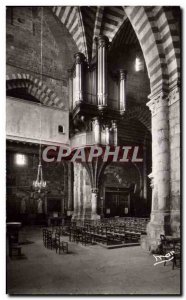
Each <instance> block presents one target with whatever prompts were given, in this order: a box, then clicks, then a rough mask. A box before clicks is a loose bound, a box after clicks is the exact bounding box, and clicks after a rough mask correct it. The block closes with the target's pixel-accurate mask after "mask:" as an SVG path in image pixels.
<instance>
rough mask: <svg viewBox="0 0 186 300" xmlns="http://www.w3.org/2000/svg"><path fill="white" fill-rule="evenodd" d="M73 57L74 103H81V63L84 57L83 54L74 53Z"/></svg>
mask: <svg viewBox="0 0 186 300" xmlns="http://www.w3.org/2000/svg"><path fill="white" fill-rule="evenodd" d="M74 57H75V70H76V96H75V102H76V103H79V102H82V101H83V63H84V60H85V56H84V54H83V53H80V52H78V53H76V54H75V55H74Z"/></svg>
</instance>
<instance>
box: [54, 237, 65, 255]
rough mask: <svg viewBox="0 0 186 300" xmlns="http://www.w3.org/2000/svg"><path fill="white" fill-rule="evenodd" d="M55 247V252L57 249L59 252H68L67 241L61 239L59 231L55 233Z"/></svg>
mask: <svg viewBox="0 0 186 300" xmlns="http://www.w3.org/2000/svg"><path fill="white" fill-rule="evenodd" d="M55 249H56V253H57V252H58V251H59V254H60V253H61V250H62V251H63V252H66V253H68V242H64V241H61V240H60V234H59V233H55Z"/></svg>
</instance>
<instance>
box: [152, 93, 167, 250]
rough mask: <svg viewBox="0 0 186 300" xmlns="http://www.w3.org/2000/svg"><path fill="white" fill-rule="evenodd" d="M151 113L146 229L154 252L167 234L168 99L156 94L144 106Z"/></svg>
mask: <svg viewBox="0 0 186 300" xmlns="http://www.w3.org/2000/svg"><path fill="white" fill-rule="evenodd" d="M147 106H148V107H149V108H150V110H151V113H152V177H153V193H152V211H151V219H150V223H149V224H148V227H147V234H148V239H149V246H150V249H151V250H155V249H156V248H157V246H158V242H159V239H160V234H170V153H169V152H170V148H169V147H170V145H169V120H168V99H167V97H163V95H158V96H156V97H154V98H152V100H150V101H149V102H148V103H147Z"/></svg>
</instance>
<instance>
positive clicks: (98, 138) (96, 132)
mask: <svg viewBox="0 0 186 300" xmlns="http://www.w3.org/2000/svg"><path fill="white" fill-rule="evenodd" d="M93 133H94V140H95V144H101V124H100V122H99V120H98V118H95V119H94V121H93Z"/></svg>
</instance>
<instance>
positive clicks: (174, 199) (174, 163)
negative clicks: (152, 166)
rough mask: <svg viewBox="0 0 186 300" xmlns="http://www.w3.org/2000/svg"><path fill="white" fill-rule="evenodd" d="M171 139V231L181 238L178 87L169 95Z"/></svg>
mask: <svg viewBox="0 0 186 300" xmlns="http://www.w3.org/2000/svg"><path fill="white" fill-rule="evenodd" d="M168 105H169V139H170V176H171V186H170V191H171V199H170V201H171V231H172V235H174V236H180V209H181V207H180V171H181V168H180V90H179V87H178V86H175V87H174V89H172V91H171V92H170V93H169V103H168Z"/></svg>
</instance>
